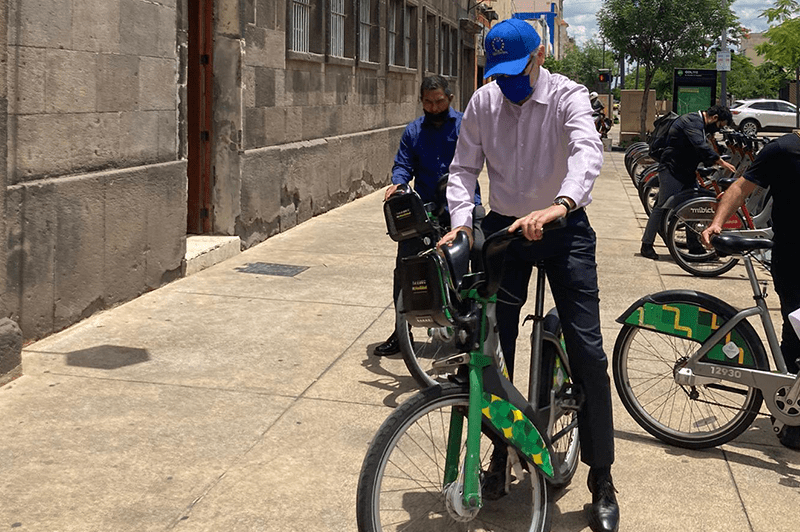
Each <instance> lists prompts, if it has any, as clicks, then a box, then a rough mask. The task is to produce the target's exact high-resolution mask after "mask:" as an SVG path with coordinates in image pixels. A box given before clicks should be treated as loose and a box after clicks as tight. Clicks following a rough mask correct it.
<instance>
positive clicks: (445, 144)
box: [374, 75, 483, 356]
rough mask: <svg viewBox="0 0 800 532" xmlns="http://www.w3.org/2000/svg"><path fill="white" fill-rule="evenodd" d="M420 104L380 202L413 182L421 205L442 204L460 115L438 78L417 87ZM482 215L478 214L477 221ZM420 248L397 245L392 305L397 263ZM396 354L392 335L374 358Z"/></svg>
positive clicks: (410, 243)
mask: <svg viewBox="0 0 800 532" xmlns="http://www.w3.org/2000/svg"><path fill="white" fill-rule="evenodd" d="M419 93H420V97H419V99H420V101H421V102H422V109H423V111H424V113H425V114H424V115H423V116H421V117H419V118H417V119H416V120H414V121H413V122H411V123H410V124H408V126H407V127H406V130H405V131H404V132H403V136H402V138H401V139H400V148H399V149H398V150H397V155H396V156H395V158H394V166H393V167H392V185H391V186H389V188H387V189H386V194H385V196H384V200H386V199H389V196H391V195H392V194H393V193H394V192H395V191H396V190H397V187H399V186H400V185H407V184H409V183H410V182H411V181H412V180H413V181H414V190H416V192H417V194H419V196H420V198H421V199H422V201H423V203H437V204H439V203H443V202H445V201H446V200H445V198H444V197H441V198H440V197H437V194H436V189H437V186H438V184H439V179H440V178H441V177H442V176H443V175H445V174H447V172H448V168H449V167H450V161H452V160H453V154H454V153H455V151H456V142H457V141H458V132H459V130H460V128H461V116H462V113H460V112H458V111H456V110H455V109H453V108H452V107H450V103H451V102H452V101H453V93H452V92H451V91H450V87H449V85H448V83H447V80H446V79H445V78H443V77H442V76H436V75H434V76H428V77H426V78H425V79H423V80H422V85H420V91H419ZM480 203H481V196H480V190H479V189H478V190H476V191H475V205H476V206H479V205H480ZM482 217H483V214H482V213H480V214H479V217H478V218H479V219H480V218H482ZM424 249H425V246H424V244H423V243H422V242H421V241H419V240H417V239H410V240H405V241H403V242H398V245H397V260H396V263H395V270H394V284H393V296H394V301H395V303H396V302H397V297H398V295H399V294H400V276H399V274H398V269H399V267H400V261H401V260H402V259H403V258H404V257H409V256H412V255H415V254H417V253H419V252H420V251H423V250H424ZM399 352H400V341H399V339H398V338H397V334H396V333H395V332H393V333H392V335H391V336H389V338H388V339H387V340H386V341H385V342H383V343H382V344H380V345H378V346H377V347H376V348H375V350H374V354H375V355H376V356H387V355H394V354H396V353H399Z"/></svg>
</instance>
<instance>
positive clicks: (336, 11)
mask: <svg viewBox="0 0 800 532" xmlns="http://www.w3.org/2000/svg"><path fill="white" fill-rule="evenodd" d="M330 2H331V43H330V44H331V48H330V55H332V56H334V57H344V56H345V55H344V32H345V22H346V18H347V13H346V12H345V0H330Z"/></svg>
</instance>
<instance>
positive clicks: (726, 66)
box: [717, 52, 731, 72]
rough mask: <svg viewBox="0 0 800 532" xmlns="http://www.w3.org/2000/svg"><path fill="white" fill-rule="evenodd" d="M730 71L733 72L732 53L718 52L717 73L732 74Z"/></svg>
mask: <svg viewBox="0 0 800 532" xmlns="http://www.w3.org/2000/svg"><path fill="white" fill-rule="evenodd" d="M730 70H731V53H730V52H717V72H730Z"/></svg>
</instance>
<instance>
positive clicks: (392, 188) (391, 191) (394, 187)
mask: <svg viewBox="0 0 800 532" xmlns="http://www.w3.org/2000/svg"><path fill="white" fill-rule="evenodd" d="M399 186H400V185H389V188H387V189H386V194H384V195H383V201H386V200H388V199H389V196H391V195H392V194H394V193H395V191H396V190H397V187H399Z"/></svg>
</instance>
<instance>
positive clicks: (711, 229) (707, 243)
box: [700, 222, 722, 249]
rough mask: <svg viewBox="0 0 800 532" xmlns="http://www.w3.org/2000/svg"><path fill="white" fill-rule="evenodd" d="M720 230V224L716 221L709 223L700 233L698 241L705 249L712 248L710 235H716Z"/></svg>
mask: <svg viewBox="0 0 800 532" xmlns="http://www.w3.org/2000/svg"><path fill="white" fill-rule="evenodd" d="M721 232H722V226H721V225H720V224H718V223H713V222H712V223H711V225H709V226H708V227H706V229H705V231H703V232H702V233H701V234H700V242H701V243H702V244H703V246H704V247H705V248H706V249H713V247H714V246H712V245H711V237H713V236H716V235H718V234H720V233H721Z"/></svg>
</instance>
